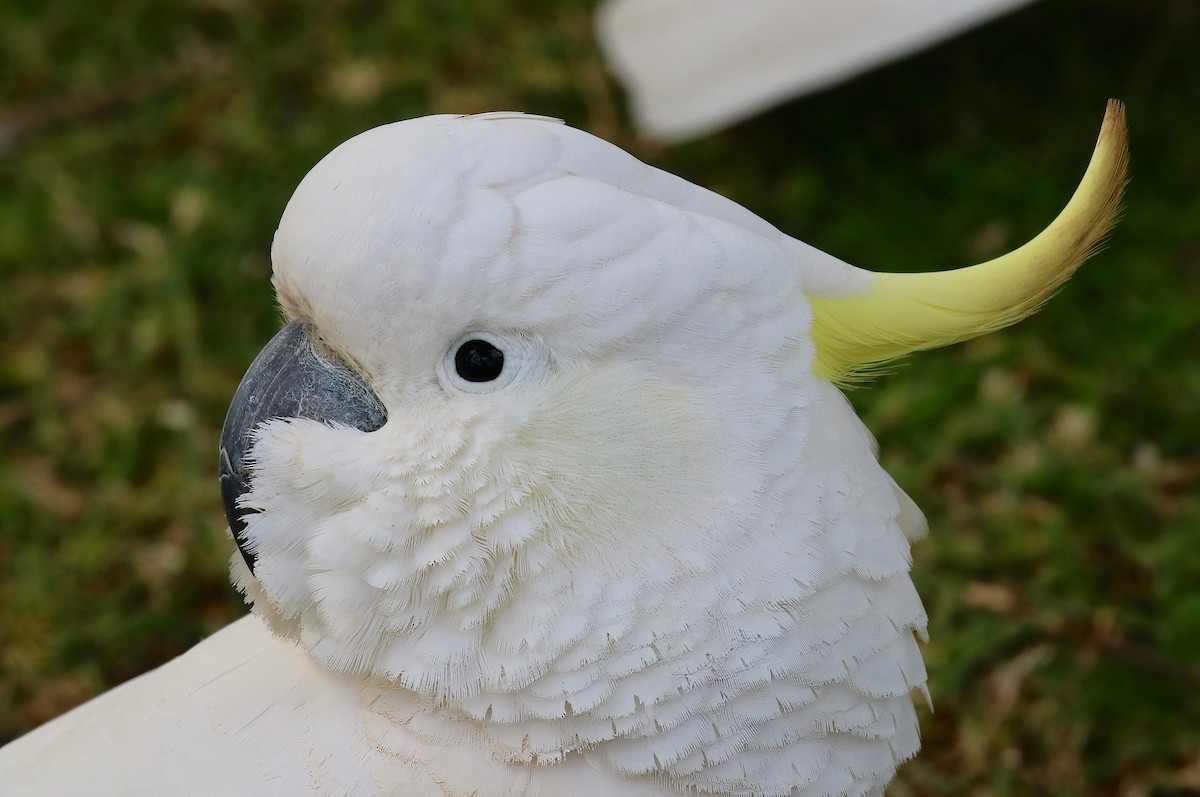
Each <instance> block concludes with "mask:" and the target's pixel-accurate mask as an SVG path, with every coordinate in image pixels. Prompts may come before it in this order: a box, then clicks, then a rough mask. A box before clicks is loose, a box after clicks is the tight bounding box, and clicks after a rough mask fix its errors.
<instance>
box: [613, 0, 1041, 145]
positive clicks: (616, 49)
mask: <svg viewBox="0 0 1200 797" xmlns="http://www.w3.org/2000/svg"><path fill="white" fill-rule="evenodd" d="M1029 2H1031V0H853V2H845V3H840V2H829V0H608V1H607V2H606V3H604V5H602V6H601V7H600V9H599V11H598V12H597V14H596V36H597V38H598V39H599V42H600V45H601V48H602V49H603V50H604V53H605V55H606V57H607V59H608V62H609V65H610V67H611V68H612V70H613V72H614V74H615V75H616V76H617V77H618V78H620V80H621V82H622V83H623V84H624V85H625V88H626V90H627V91H628V93H629V100H630V106H631V108H632V110H633V117H634V121H635V122H636V123H637V125H638V127H639V129H641V131H642V132H643V133H645V134H646V135H649V136H652V137H654V138H657V139H661V140H663V141H678V140H682V139H688V138H692V137H695V136H698V135H702V134H704V133H708V132H711V131H713V130H717V129H719V128H722V127H725V126H727V125H730V124H733V123H734V122H737V121H740V120H741V119H744V118H745V117H747V116H750V115H752V114H754V113H757V112H759V111H761V110H764V109H765V108H768V107H769V106H771V105H774V104H776V103H779V102H783V101H784V100H786V99H789V98H791V97H795V96H797V95H800V94H804V93H806V92H810V91H816V90H817V89H822V88H825V87H826V86H829V85H831V84H833V83H837V82H839V81H842V80H846V79H848V78H851V77H853V76H855V75H857V74H859V73H861V72H865V71H867V70H868V69H872V68H874V67H876V66H879V65H880V64H883V63H886V62H888V61H891V60H893V59H895V58H899V57H901V56H903V55H907V54H908V53H911V52H913V51H915V50H920V49H922V48H924V47H928V46H930V45H932V44H934V43H936V42H938V41H941V40H942V39H945V38H947V37H949V36H953V35H954V34H956V33H959V32H960V31H963V30H966V29H967V28H970V27H973V26H975V25H978V24H980V23H982V22H984V21H986V20H988V19H991V18H992V17H995V16H999V15H1000V14H1003V13H1006V12H1008V11H1011V10H1013V9H1015V8H1017V7H1019V6H1022V5H1025V4H1027V3H1029Z"/></svg>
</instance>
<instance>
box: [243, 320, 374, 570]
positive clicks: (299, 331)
mask: <svg viewBox="0 0 1200 797" xmlns="http://www.w3.org/2000/svg"><path fill="white" fill-rule="evenodd" d="M308 335H309V331H308V327H307V325H306V324H305V323H304V322H303V321H293V322H292V323H290V324H288V325H287V326H286V327H284V328H283V329H282V330H280V331H279V334H278V335H276V336H275V337H274V338H272V339H271V342H270V343H268V344H267V345H266V348H264V349H263V350H262V351H261V352H259V355H258V357H256V358H255V359H254V362H253V363H251V364H250V369H249V370H248V371H246V375H245V376H244V377H242V383H241V384H240V385H239V386H238V389H237V392H236V393H234V395H233V403H231V404H230V405H229V413H228V414H227V415H226V416H225V428H224V429H223V430H222V431H221V464H220V468H221V499H222V500H223V501H224V502H225V516H226V517H227V518H228V519H229V528H230V529H231V530H232V531H233V538H234V540H235V541H236V542H237V546H238V550H239V551H241V552H242V558H243V559H245V560H246V565H247V566H248V567H249V568H250V572H254V552H253V551H252V550H250V549H249V547H248V545H247V540H246V538H245V531H246V521H245V517H246V515H248V514H250V513H252V512H254V511H256V510H253V509H246V508H244V507H240V506H238V498H240V497H241V496H242V495H243V494H244V493H246V492H247V491H249V489H250V476H251V474H250V469H249V463H248V462H247V455H248V454H249V451H250V446H251V445H252V443H253V440H252V439H251V435H252V433H253V432H254V430H255V429H257V428H258V426H259V425H260V424H262V423H263V422H265V421H269V420H271V419H272V418H309V419H312V420H314V421H321V422H322V423H328V424H334V423H337V424H342V425H345V426H352V427H354V428H355V429H359V430H361V431H364V432H373V431H375V430H376V429H378V428H380V427H381V426H383V425H384V424H385V423H386V422H387V409H386V408H385V407H384V406H383V402H381V401H380V400H379V397H378V396H376V395H375V393H374V392H373V391H372V390H371V388H370V387H369V386H368V385H367V383H366V382H365V381H364V380H363V378H362V377H361V376H359V375H358V373H357V372H355V371H354V369H352V368H351V367H350V366H349V365H347V364H346V363H344V362H342V361H341V360H338V359H336V358H334V357H333V356H332V355H330V354H328V353H326V352H317V351H316V350H314V349H313V346H312V344H311V343H310V342H309V338H308Z"/></svg>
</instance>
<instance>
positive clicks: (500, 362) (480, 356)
mask: <svg viewBox="0 0 1200 797" xmlns="http://www.w3.org/2000/svg"><path fill="white" fill-rule="evenodd" d="M454 369H455V370H456V371H458V375H459V376H461V377H462V378H463V379H465V380H467V381H468V382H491V381H492V380H493V379H495V378H496V377H498V376H500V372H501V371H503V370H504V352H502V351H500V350H499V349H497V348H496V347H495V346H493V345H492V344H490V343H488V342H487V341H486V340H468V341H467V342H466V343H464V344H463V345H461V346H459V347H458V351H457V352H455V353H454Z"/></svg>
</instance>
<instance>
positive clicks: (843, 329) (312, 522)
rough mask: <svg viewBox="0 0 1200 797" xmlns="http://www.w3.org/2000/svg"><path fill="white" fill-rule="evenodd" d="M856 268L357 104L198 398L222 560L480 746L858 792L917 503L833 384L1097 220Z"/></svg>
mask: <svg viewBox="0 0 1200 797" xmlns="http://www.w3.org/2000/svg"><path fill="white" fill-rule="evenodd" d="M1123 153H1124V133H1123V124H1122V116H1121V112H1120V108H1119V106H1117V105H1112V106H1110V112H1109V114H1108V117H1107V119H1106V125H1105V128H1104V130H1103V131H1102V134H1101V139H1100V144H1099V145H1098V148H1097V154H1096V156H1095V158H1094V160H1093V165H1092V166H1091V167H1090V169H1089V171H1088V175H1087V176H1086V177H1085V180H1084V183H1083V185H1082V186H1081V188H1080V191H1079V192H1078V193H1077V195H1076V197H1075V199H1073V200H1072V204H1071V205H1069V206H1068V208H1067V210H1066V211H1064V213H1063V215H1062V216H1060V217H1059V219H1058V220H1057V221H1056V222H1055V224H1054V225H1052V226H1051V227H1050V228H1049V229H1048V230H1047V231H1046V232H1045V233H1043V234H1042V235H1041V236H1039V237H1038V238H1037V239H1035V240H1034V241H1033V242H1031V243H1030V244H1028V245H1027V246H1026V247H1025V248H1023V249H1022V250H1019V251H1018V252H1016V253H1014V254H1012V255H1008V256H1006V257H1005V258H1001V259H1000V260H997V261H993V262H991V263H987V264H983V265H980V266H976V267H972V268H971V269H964V270H960V271H958V272H947V273H945V274H924V275H878V274H873V273H871V272H867V271H862V270H859V269H857V268H854V267H852V266H849V265H847V264H844V263H842V262H840V261H838V260H836V259H835V258H833V257H831V256H829V255H827V254H824V253H822V252H820V251H818V250H816V249H814V248H812V247H810V246H808V245H806V244H804V243H801V242H799V241H796V240H794V239H791V238H788V237H787V236H785V235H783V234H782V233H780V232H779V231H778V230H776V229H775V228H773V227H771V226H770V225H768V224H767V223H766V222H764V221H762V220H761V219H759V218H757V217H756V216H754V215H753V214H751V213H750V212H748V211H747V210H745V209H743V208H741V207H739V206H738V205H736V204H734V203H732V202H730V201H728V200H726V199H723V198H721V197H719V196H717V195H715V194H713V193H711V192H709V191H706V190H704V189H702V188H698V187H696V186H694V185H692V184H690V183H688V182H686V181H684V180H682V179H680V178H677V177H674V176H671V175H669V174H666V173H664V172H661V171H659V170H656V169H654V168H651V167H649V166H647V165H645V164H643V163H641V162H639V161H637V160H636V159H634V158H633V157H631V156H630V155H628V154H626V153H625V152H623V151H621V150H620V149H618V148H616V147H614V146H612V145H610V144H607V143H605V142H603V141H600V140H598V139H596V138H594V137H592V136H590V135H588V134H586V133H583V132H580V131H578V130H574V129H571V128H569V127H567V126H565V125H562V124H561V123H558V122H556V121H554V120H550V119H545V118H541V117H535V116H526V115H522V114H515V113H499V114H484V115H479V116H468V117H457V116H434V117H428V118H424V119H416V120H412V121H407V122H399V123H396V124H390V125H385V126H383V127H379V128H376V129H374V130H370V131H368V132H366V133H363V134H362V135H360V136H357V137H355V138H353V139H351V140H350V141H348V142H346V143H345V144H343V145H341V146H340V147H338V148H337V149H335V150H334V151H333V152H332V153H330V154H329V155H328V156H327V157H326V158H325V159H324V160H322V161H321V162H320V163H319V164H318V165H317V166H316V167H315V168H314V169H313V170H312V171H311V172H310V173H309V174H308V175H307V176H306V177H305V178H304V180H303V181H302V182H301V184H300V186H299V188H297V190H296V192H295V194H294V196H293V197H292V199H291V201H290V202H289V204H288V206H287V209H286V211H285V212H284V215H283V219H282V221H281V223H280V226H279V230H278V232H277V234H276V236H275V242H274V247H273V251H272V255H273V262H274V284H275V287H276V290H277V292H278V297H279V301H280V304H281V306H282V308H283V310H284V313H285V314H286V316H287V319H288V321H289V324H288V325H287V327H285V329H284V330H283V332H281V333H280V336H278V337H277V338H276V339H275V341H273V342H272V343H271V344H270V346H268V348H267V350H266V351H265V352H264V354H263V355H261V356H260V358H259V360H257V361H256V362H255V365H254V366H252V367H251V370H250V372H249V373H248V374H247V377H246V380H245V381H244V382H243V386H242V388H240V389H239V393H238V397H237V398H236V399H235V402H234V407H233V408H232V409H231V411H230V418H229V420H228V421H227V426H226V432H225V436H224V437H223V441H222V442H223V448H222V474H223V488H224V490H225V500H226V506H227V509H228V510H229V513H230V520H231V525H232V527H233V529H234V532H235V536H236V538H237V541H238V545H239V548H240V550H241V556H238V557H235V562H234V571H235V580H236V581H237V583H238V584H239V586H240V587H241V588H242V589H243V590H244V591H245V592H246V594H247V596H248V599H250V600H252V601H253V603H254V609H255V611H256V612H257V613H259V614H260V615H262V616H263V617H264V618H266V619H267V621H268V622H269V623H270V624H271V626H272V628H273V629H274V630H275V631H276V632H278V633H280V634H283V635H286V636H288V637H290V638H292V639H294V640H295V641H296V642H297V643H298V644H299V645H301V646H302V647H303V648H304V649H306V650H307V651H308V652H309V653H310V654H311V656H312V657H313V659H314V660H315V661H316V662H317V663H318V664H319V665H320V666H322V667H325V668H327V669H329V670H331V671H333V672H337V673H343V674H351V675H361V676H363V677H365V678H371V679H377V680H382V681H385V682H387V683H390V684H392V685H394V688H395V689H397V690H406V691H407V692H410V693H412V694H413V695H415V696H417V698H418V699H420V700H423V701H426V702H427V704H428V706H429V707H430V710H431V711H435V712H438V713H439V714H440V715H443V716H444V717H446V718H449V719H450V720H453V721H456V722H460V723H463V724H464V725H465V726H467V727H469V728H471V733H472V735H473V738H476V739H480V740H482V743H483V744H485V745H486V747H487V749H488V750H489V751H490V753H491V755H493V756H494V757H495V758H497V759H499V760H504V761H513V762H530V761H536V762H538V763H554V762H557V761H561V760H563V759H564V758H566V757H570V756H582V757H584V758H586V759H587V760H588V761H589V762H590V763H591V764H592V765H594V766H596V767H599V768H602V769H605V770H607V771H611V772H613V773H616V774H617V775H619V776H622V777H627V778H630V779H633V780H637V779H644V780H645V782H646V783H647V784H653V785H654V786H655V788H661V789H663V790H664V791H665V792H671V791H675V790H681V791H686V790H692V791H699V792H702V793H722V794H724V793H737V794H751V793H753V794H810V793H811V794H861V793H867V792H870V791H872V790H875V789H879V788H882V785H884V784H886V782H887V781H888V780H890V778H891V777H892V775H893V774H894V771H895V767H896V765H897V764H898V763H899V762H901V761H903V760H905V759H907V758H909V757H911V756H912V755H913V754H914V753H915V751H916V749H917V747H918V744H919V742H918V735H917V721H916V717H915V713H914V709H913V704H912V692H913V691H914V690H916V691H921V690H923V689H924V684H925V671H924V668H923V665H922V662H921V657H920V653H919V651H918V649H917V644H916V641H915V640H914V634H918V635H919V634H921V633H923V629H924V625H925V615H924V611H923V609H922V606H921V602H920V600H919V598H918V597H917V595H916V593H915V591H914V589H913V586H912V582H911V580H910V578H909V574H908V571H909V568H910V563H911V560H910V555H909V540H910V539H911V538H913V537H914V536H916V535H918V534H919V533H921V531H922V528H923V525H922V524H923V521H922V519H921V517H920V513H919V512H918V511H917V510H916V509H915V508H914V507H913V506H912V505H911V503H910V502H909V501H908V499H907V498H906V497H905V496H904V494H903V493H902V492H901V491H900V490H899V489H898V488H897V487H896V486H895V484H894V483H893V482H892V480H891V479H890V478H889V477H888V475H887V474H886V473H885V472H884V471H883V469H882V468H881V467H880V465H879V464H878V461H877V459H876V455H875V451H874V447H873V442H872V440H871V438H870V435H869V434H868V433H867V432H866V430H865V429H864V428H863V427H862V425H861V424H860V422H859V421H858V419H857V418H856V417H855V416H854V414H853V412H852V410H851V409H850V407H849V405H848V404H847V402H846V401H845V399H844V398H843V396H842V395H841V393H840V392H839V391H838V389H837V387H836V384H837V383H840V382H844V381H846V380H847V379H849V378H850V377H851V376H852V375H853V373H855V371H856V369H859V368H861V367H864V366H869V365H871V364H875V363H878V362H881V361H884V360H887V359H889V358H892V357H895V356H898V355H900V354H903V353H906V352H908V351H912V350H915V349H920V348H928V347H930V346H934V345H942V344H945V343H949V342H953V341H955V340H961V339H964V338H966V337H970V336H972V335H975V334H979V333H980V332H983V331H988V330H990V329H994V328H997V327H999V326H1002V325H1004V324H1007V323H1011V322H1012V321H1014V320H1016V319H1017V318H1019V317H1022V316H1024V315H1027V314H1028V313H1029V312H1032V310H1033V309H1035V308H1036V307H1037V306H1038V305H1039V304H1040V303H1041V302H1042V301H1043V300H1044V299H1045V298H1046V297H1047V296H1048V295H1049V294H1050V293H1051V292H1052V291H1053V290H1054V288H1056V287H1057V286H1058V285H1059V284H1061V282H1062V281H1063V280H1065V279H1066V277H1067V276H1069V274H1070V273H1071V271H1072V270H1073V269H1074V268H1075V267H1076V266H1077V265H1078V264H1079V263H1080V262H1081V261H1082V259H1083V258H1084V257H1085V256H1086V254H1087V253H1088V252H1089V251H1090V250H1091V249H1092V248H1093V246H1094V245H1095V243H1096V241H1097V240H1098V238H1099V237H1100V236H1101V235H1103V233H1104V232H1105V230H1106V229H1107V228H1108V226H1109V223H1110V221H1111V218H1112V216H1113V213H1114V212H1115V207H1116V202H1117V198H1118V196H1119V193H1120V187H1121V185H1122V181H1123V169H1124V160H1123V158H1124V155H1123Z"/></svg>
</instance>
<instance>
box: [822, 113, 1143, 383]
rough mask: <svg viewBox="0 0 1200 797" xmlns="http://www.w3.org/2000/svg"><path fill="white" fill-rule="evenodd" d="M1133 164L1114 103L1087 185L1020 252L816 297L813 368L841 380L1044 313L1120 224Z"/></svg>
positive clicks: (879, 278) (878, 277)
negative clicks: (855, 292) (835, 295)
mask: <svg viewBox="0 0 1200 797" xmlns="http://www.w3.org/2000/svg"><path fill="white" fill-rule="evenodd" d="M1128 162H1129V142H1128V134H1127V132H1126V128H1125V107H1124V106H1123V105H1122V104H1121V103H1120V102H1118V101H1116V100H1109V102H1108V108H1107V109H1106V112H1105V114H1104V124H1103V125H1102V126H1101V128H1100V138H1099V140H1098V141H1097V142H1096V149H1095V152H1094V153H1093V154H1092V160H1091V163H1090V164H1089V165H1088V168H1087V172H1086V173H1084V175H1083V180H1082V182H1080V184H1079V187H1078V188H1077V189H1076V190H1075V194H1074V196H1072V197H1071V201H1070V202H1068V203H1067V206H1066V207H1065V208H1064V209H1063V211H1062V212H1061V213H1059V215H1058V218H1056V219H1055V220H1054V221H1053V222H1051V224H1050V226H1049V227H1047V228H1046V229H1045V230H1043V231H1042V232H1041V233H1040V234H1039V235H1038V236H1037V237H1036V238H1034V239H1033V240H1032V241H1029V242H1028V243H1027V244H1025V245H1024V246H1022V247H1021V248H1019V249H1017V250H1015V251H1013V252H1010V253H1009V254H1006V255H1003V256H1001V257H998V258H996V259H995V260H990V261H988V262H986V263H980V264H979V265H976V266H968V267H966V268H960V269H955V270H952V271H938V272H926V273H920V274H873V275H871V276H872V280H871V288H870V289H869V290H868V291H867V292H866V293H863V294H859V295H856V296H849V297H844V298H831V297H827V296H817V295H814V296H811V297H810V299H811V300H812V308H813V326H812V338H813V342H814V343H815V345H816V360H815V362H814V365H813V368H814V370H815V371H816V372H817V373H818V374H819V375H820V376H823V377H825V378H826V379H829V380H830V381H832V382H836V383H839V384H845V383H848V382H853V381H854V377H855V375H856V374H860V373H861V372H862V371H863V370H865V369H869V368H871V367H872V366H875V365H879V364H881V363H884V362H886V361H888V360H891V359H893V358H895V357H901V356H903V355H905V354H908V353H910V352H914V351H920V350H923V349H933V348H937V347H939V346H946V345H949V344H951V343H958V342H959V341H963V340H968V339H970V338H973V337H975V336H977V335H982V334H984V333H985V332H992V331H994V330H997V329H1000V328H1001V327H1006V326H1008V325H1009V324H1013V323H1016V322H1017V321H1020V320H1021V319H1022V318H1025V317H1026V316H1028V315H1030V314H1031V313H1033V312H1034V311H1036V310H1037V309H1038V308H1039V307H1041V306H1042V304H1044V303H1045V302H1046V300H1047V299H1049V298H1050V297H1051V296H1052V295H1053V294H1054V292H1055V291H1056V290H1057V289H1058V288H1059V287H1060V286H1061V285H1062V284H1063V283H1064V282H1066V281H1067V279H1068V278H1070V276H1071V275H1072V274H1073V273H1075V270H1076V269H1077V268H1079V266H1080V265H1082V264H1083V261H1085V260H1086V259H1087V258H1088V257H1089V256H1091V255H1092V254H1093V252H1095V250H1096V249H1097V247H1098V245H1099V244H1100V241H1101V239H1103V237H1104V235H1105V233H1107V232H1108V231H1109V229H1110V228H1111V227H1112V225H1113V223H1114V222H1115V221H1116V218H1117V214H1118V211H1119V207H1120V201H1121V194H1122V191H1123V190H1124V187H1125V180H1126V170H1127V166H1128Z"/></svg>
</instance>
